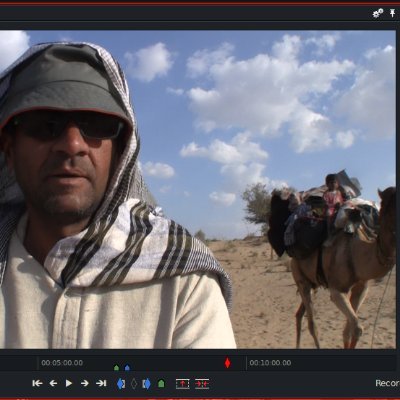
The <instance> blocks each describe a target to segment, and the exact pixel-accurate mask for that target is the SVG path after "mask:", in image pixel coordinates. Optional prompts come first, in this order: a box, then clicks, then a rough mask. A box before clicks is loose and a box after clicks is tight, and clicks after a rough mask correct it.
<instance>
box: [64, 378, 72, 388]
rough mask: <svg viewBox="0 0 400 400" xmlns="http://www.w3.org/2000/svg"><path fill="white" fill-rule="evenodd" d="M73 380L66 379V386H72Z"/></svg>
mask: <svg viewBox="0 0 400 400" xmlns="http://www.w3.org/2000/svg"><path fill="white" fill-rule="evenodd" d="M71 385H72V382H71V381H70V380H68V379H66V380H65V387H68V386H71Z"/></svg>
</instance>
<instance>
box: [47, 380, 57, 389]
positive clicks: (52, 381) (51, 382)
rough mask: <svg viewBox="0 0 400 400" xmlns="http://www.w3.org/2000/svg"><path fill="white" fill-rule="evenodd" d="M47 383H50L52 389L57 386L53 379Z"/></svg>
mask: <svg viewBox="0 0 400 400" xmlns="http://www.w3.org/2000/svg"><path fill="white" fill-rule="evenodd" d="M49 383H50V386H51V387H54V386H56V385H58V382H57V381H55V380H54V379H52V380H51V381H50V382H49Z"/></svg>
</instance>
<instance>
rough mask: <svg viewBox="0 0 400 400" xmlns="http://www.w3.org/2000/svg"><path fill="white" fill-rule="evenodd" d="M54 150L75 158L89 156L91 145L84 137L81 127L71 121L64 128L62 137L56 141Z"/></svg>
mask: <svg viewBox="0 0 400 400" xmlns="http://www.w3.org/2000/svg"><path fill="white" fill-rule="evenodd" d="M53 150H54V151H60V152H63V153H65V154H68V155H69V156H74V155H78V154H87V153H88V151H89V145H88V144H87V142H86V140H85V138H84V137H83V136H82V134H81V131H80V129H79V126H78V125H77V124H76V123H75V122H73V121H70V122H68V124H67V125H66V126H65V127H64V129H63V131H62V133H61V135H60V136H59V137H58V138H57V139H56V141H55V143H54V146H53Z"/></svg>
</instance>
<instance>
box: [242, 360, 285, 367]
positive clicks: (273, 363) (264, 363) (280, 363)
mask: <svg viewBox="0 0 400 400" xmlns="http://www.w3.org/2000/svg"><path fill="white" fill-rule="evenodd" d="M291 365H292V360H273V359H272V360H269V359H264V360H263V359H258V358H256V359H251V360H249V367H290V366H291Z"/></svg>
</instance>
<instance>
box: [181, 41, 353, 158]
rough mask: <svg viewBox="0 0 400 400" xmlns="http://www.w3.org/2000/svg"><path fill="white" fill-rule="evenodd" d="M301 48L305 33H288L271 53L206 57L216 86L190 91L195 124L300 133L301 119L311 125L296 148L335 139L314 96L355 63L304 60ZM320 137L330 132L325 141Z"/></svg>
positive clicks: (267, 132)
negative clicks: (241, 56)
mask: <svg viewBox="0 0 400 400" xmlns="http://www.w3.org/2000/svg"><path fill="white" fill-rule="evenodd" d="M325 42H328V38H325ZM301 49H302V41H301V39H300V37H298V36H294V35H292V36H291V35H285V36H284V37H283V38H282V40H281V41H279V42H277V43H275V44H274V45H273V48H272V52H271V54H266V53H265V54H258V55H256V56H254V57H253V58H249V59H245V60H235V59H234V57H232V56H231V53H228V55H226V57H225V58H223V57H222V56H221V57H219V58H216V59H212V61H213V62H214V63H211V61H210V59H207V60H208V63H203V64H202V65H203V67H204V68H206V69H207V74H208V76H209V77H210V79H211V81H212V86H211V87H207V88H205V87H193V88H192V89H190V90H189V91H188V96H189V99H190V109H191V110H192V111H193V112H194V113H195V115H196V120H195V126H196V127H197V128H199V129H201V130H203V131H205V132H212V131H213V130H215V129H232V128H237V129H242V130H245V131H248V132H251V133H253V134H261V135H264V136H266V137H273V136H277V135H280V134H282V131H283V128H284V127H285V128H287V129H289V131H290V132H292V134H293V135H295V134H296V135H297V134H298V133H299V124H298V121H299V120H302V121H303V122H305V123H307V124H309V125H307V126H304V128H303V129H301V134H302V140H301V145H300V146H297V151H308V150H320V149H322V148H325V147H326V146H325V143H326V140H325V139H326V138H328V139H329V140H330V141H331V140H332V139H331V138H330V136H331V135H332V134H333V131H325V130H323V129H326V127H327V125H329V117H328V116H327V115H322V114H320V112H318V111H317V110H314V109H313V108H312V105H311V103H310V101H309V99H310V98H313V97H315V96H321V95H327V94H330V92H331V91H332V88H333V85H334V82H335V81H336V80H338V79H339V78H340V77H341V76H343V75H349V74H351V73H352V72H353V71H354V68H355V66H354V64H353V63H352V62H351V61H348V60H343V61H339V60H336V59H333V60H331V61H324V62H322V61H315V60H311V61H308V62H304V63H301V62H300V60H299V55H300V51H301ZM221 54H224V52H223V51H222V50H221ZM203 67H202V68H203ZM201 71H202V73H206V72H204V69H201ZM301 114H303V116H302V115H301ZM308 132H309V133H308ZM318 135H322V137H324V136H325V138H323V139H324V140H325V142H323V141H322V140H321V141H320V140H319V139H318ZM308 136H309V137H308ZM293 141H294V142H296V141H298V139H296V138H293Z"/></svg>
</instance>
